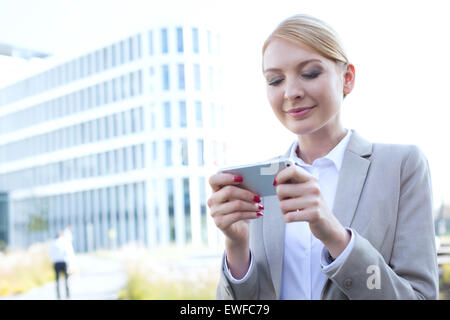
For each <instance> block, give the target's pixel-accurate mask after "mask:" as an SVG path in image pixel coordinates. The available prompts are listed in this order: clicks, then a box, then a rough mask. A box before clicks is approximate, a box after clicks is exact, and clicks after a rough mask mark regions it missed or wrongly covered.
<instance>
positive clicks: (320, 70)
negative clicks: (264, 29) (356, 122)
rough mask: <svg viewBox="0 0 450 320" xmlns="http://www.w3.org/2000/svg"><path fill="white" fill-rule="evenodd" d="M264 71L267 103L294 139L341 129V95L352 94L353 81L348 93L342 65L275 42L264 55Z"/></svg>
mask: <svg viewBox="0 0 450 320" xmlns="http://www.w3.org/2000/svg"><path fill="white" fill-rule="evenodd" d="M350 66H351V68H353V66H352V65H350ZM263 70H264V77H265V78H266V81H267V97H268V99H269V102H270V104H271V106H272V109H273V111H274V113H275V115H276V116H277V118H278V119H279V120H280V121H281V123H282V124H283V125H284V126H285V127H286V128H287V129H289V130H290V131H292V132H293V133H295V134H297V135H300V134H308V133H313V132H315V131H317V130H320V129H322V128H324V129H326V130H327V131H329V130H331V131H333V130H339V129H340V126H341V124H340V117H339V111H340V108H341V103H342V100H343V93H346V94H347V93H349V92H350V91H351V88H352V87H353V79H354V77H351V79H350V80H351V87H350V91H349V88H348V84H347V85H346V86H344V84H345V80H346V79H347V80H348V78H349V77H348V75H346V73H347V72H345V70H344V68H343V67H342V66H341V65H338V64H337V63H335V62H334V61H332V60H329V59H327V58H324V57H323V56H321V55H320V54H318V53H316V52H315V51H312V50H311V49H309V48H308V47H306V46H304V45H300V44H294V43H292V42H289V41H287V40H283V39H277V38H275V39H274V40H272V41H271V42H270V43H269V45H268V46H267V48H266V51H265V52H264V56H263ZM347 70H348V67H347ZM352 70H353V75H354V69H351V70H350V71H352ZM294 110H295V111H297V112H294Z"/></svg>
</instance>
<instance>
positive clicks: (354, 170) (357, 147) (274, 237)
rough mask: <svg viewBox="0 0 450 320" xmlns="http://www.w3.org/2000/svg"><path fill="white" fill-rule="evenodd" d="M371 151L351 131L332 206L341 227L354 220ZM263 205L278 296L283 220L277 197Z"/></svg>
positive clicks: (264, 225) (268, 198)
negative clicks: (266, 213)
mask: <svg viewBox="0 0 450 320" xmlns="http://www.w3.org/2000/svg"><path fill="white" fill-rule="evenodd" d="M294 143H295V142H294ZM291 148H292V144H291V146H290V147H289V149H288V151H287V152H286V153H285V154H284V155H282V157H289V156H290V151H291ZM371 154H372V144H371V143H370V142H368V141H366V140H365V139H363V138H362V137H361V136H360V135H359V134H358V133H357V132H356V131H354V130H352V134H351V137H350V141H349V142H348V145H347V148H346V150H345V153H344V159H343V162H342V167H341V170H340V172H339V179H338V185H337V189H336V197H335V200H334V205H333V209H332V211H333V213H334V215H335V216H336V218H337V219H338V220H339V222H340V223H341V224H342V225H343V226H344V227H350V225H351V223H352V221H353V217H354V215H355V212H356V208H357V205H358V202H359V198H360V195H361V191H362V188H363V186H364V182H365V180H366V176H367V172H368V169H369V166H370V160H369V157H370V155H371ZM264 200H265V199H264ZM264 207H265V209H266V211H267V212H269V211H270V212H271V214H268V215H265V216H264V219H263V232H264V245H265V248H266V255H267V259H268V261H269V266H270V273H271V276H272V281H273V285H274V289H275V293H276V298H277V299H279V298H280V293H281V279H282V277H281V272H282V263H283V248H284V232H285V222H284V220H283V215H282V212H281V210H280V208H279V200H278V199H277V197H276V196H271V197H267V200H266V201H264ZM272 213H273V214H272ZM325 287H326V286H324V288H325ZM322 293H323V292H322Z"/></svg>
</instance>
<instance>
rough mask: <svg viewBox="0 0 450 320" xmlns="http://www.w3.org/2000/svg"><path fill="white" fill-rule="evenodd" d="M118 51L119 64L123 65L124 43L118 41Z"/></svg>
mask: <svg viewBox="0 0 450 320" xmlns="http://www.w3.org/2000/svg"><path fill="white" fill-rule="evenodd" d="M119 49H120V51H119V57H120V64H124V63H125V42H124V41H120V48H119Z"/></svg>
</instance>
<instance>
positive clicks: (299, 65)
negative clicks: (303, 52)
mask: <svg viewBox="0 0 450 320" xmlns="http://www.w3.org/2000/svg"><path fill="white" fill-rule="evenodd" d="M310 62H322V61H321V60H319V59H309V60H305V61H302V62H300V63H299V64H298V65H297V68H299V67H300V68H302V67H303V66H305V65H306V64H308V63H310ZM269 71H281V69H278V68H269V69H266V70H264V73H267V72H269Z"/></svg>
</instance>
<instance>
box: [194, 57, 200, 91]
mask: <svg viewBox="0 0 450 320" xmlns="http://www.w3.org/2000/svg"><path fill="white" fill-rule="evenodd" d="M194 88H195V90H201V83H200V65H199V64H198V63H195V64H194Z"/></svg>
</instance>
